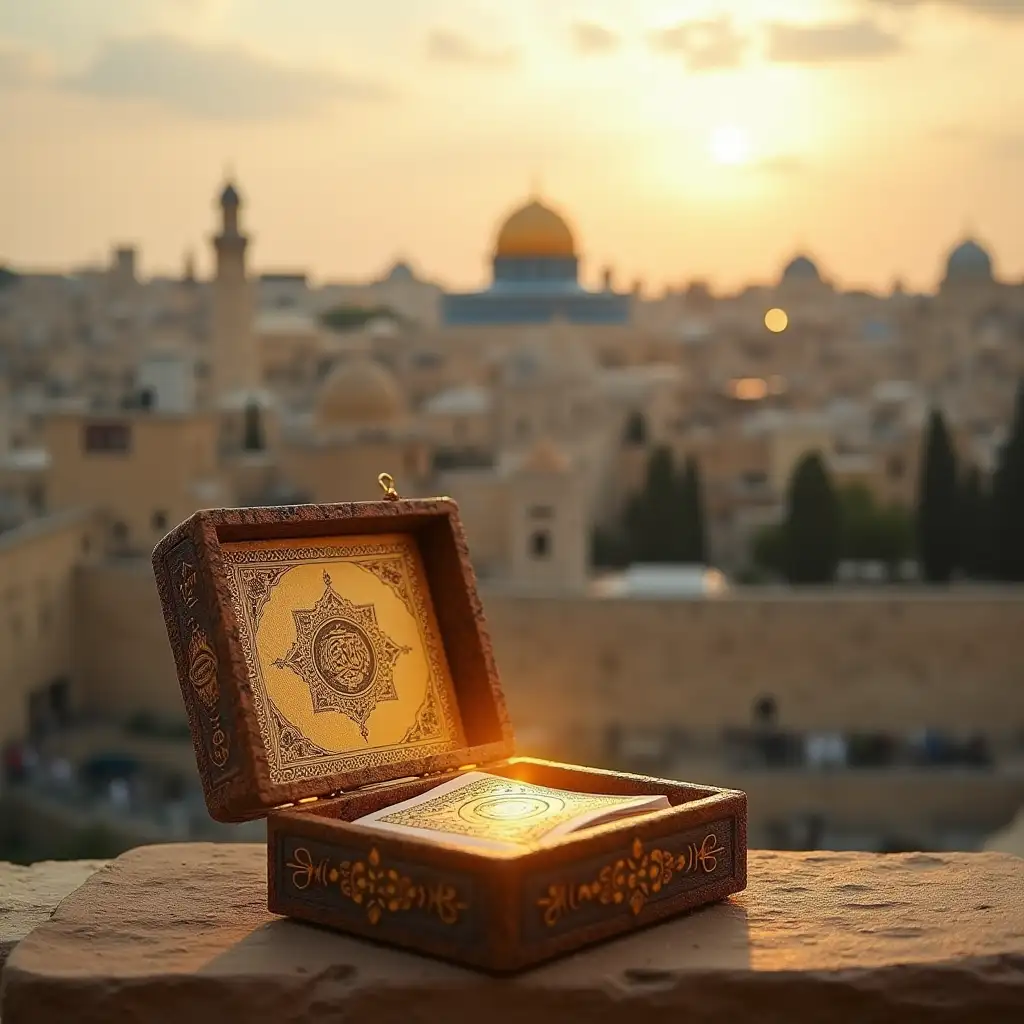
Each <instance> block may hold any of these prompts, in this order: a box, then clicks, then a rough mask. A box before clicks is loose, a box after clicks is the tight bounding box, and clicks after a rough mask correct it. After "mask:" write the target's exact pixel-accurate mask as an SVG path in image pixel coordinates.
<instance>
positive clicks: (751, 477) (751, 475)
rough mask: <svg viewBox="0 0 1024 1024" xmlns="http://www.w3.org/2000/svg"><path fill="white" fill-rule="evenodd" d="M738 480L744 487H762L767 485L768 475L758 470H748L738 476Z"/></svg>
mask: <svg viewBox="0 0 1024 1024" xmlns="http://www.w3.org/2000/svg"><path fill="white" fill-rule="evenodd" d="M740 479H741V480H742V481H743V483H744V485H745V486H746V487H763V486H764V485H765V484H766V483H768V474H767V473H764V472H762V471H761V470H759V469H748V470H746V471H745V472H743V473H741V474H740Z"/></svg>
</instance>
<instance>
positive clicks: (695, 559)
mask: <svg viewBox="0 0 1024 1024" xmlns="http://www.w3.org/2000/svg"><path fill="white" fill-rule="evenodd" d="M679 515H680V523H679V530H680V536H679V549H680V550H679V554H680V559H679V560H680V561H682V562H687V563H690V564H696V565H706V564H707V538H706V534H705V529H704V488H703V486H702V485H701V479H700V464H699V463H698V462H697V460H696V458H694V456H692V455H691V456H689V457H688V458H687V460H686V465H685V468H684V469H683V476H682V479H681V480H680V483H679Z"/></svg>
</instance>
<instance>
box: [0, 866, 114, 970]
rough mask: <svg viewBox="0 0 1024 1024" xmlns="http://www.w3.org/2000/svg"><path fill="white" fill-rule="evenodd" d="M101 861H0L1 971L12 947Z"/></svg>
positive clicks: (39, 922) (42, 919)
mask: <svg viewBox="0 0 1024 1024" xmlns="http://www.w3.org/2000/svg"><path fill="white" fill-rule="evenodd" d="M104 865H105V861H100V860H72V861H56V860H50V861H43V862H41V863H39V864H32V865H31V866H30V867H23V866H22V865H20V864H6V863H0V971H2V970H3V967H4V964H5V963H6V961H7V957H8V955H9V954H10V952H11V950H12V949H13V948H14V947H15V946H16V945H17V944H18V943H19V942H21V940H22V939H23V938H25V936H26V935H28V933H29V932H30V931H32V929H33V928H35V927H36V925H38V924H42V923H43V921H45V920H46V919H47V918H48V917H49V916H50V914H51V913H52V912H53V908H54V907H56V906H57V904H58V903H60V901H61V900H62V899H64V897H65V896H67V895H69V894H70V893H72V892H74V891H75V889H77V888H78V887H79V886H80V885H81V884H82V883H83V882H84V881H85V880H86V879H87V878H88V877H89V876H90V875H93V874H95V873H96V872H97V871H99V870H100V868H102V867H103V866H104Z"/></svg>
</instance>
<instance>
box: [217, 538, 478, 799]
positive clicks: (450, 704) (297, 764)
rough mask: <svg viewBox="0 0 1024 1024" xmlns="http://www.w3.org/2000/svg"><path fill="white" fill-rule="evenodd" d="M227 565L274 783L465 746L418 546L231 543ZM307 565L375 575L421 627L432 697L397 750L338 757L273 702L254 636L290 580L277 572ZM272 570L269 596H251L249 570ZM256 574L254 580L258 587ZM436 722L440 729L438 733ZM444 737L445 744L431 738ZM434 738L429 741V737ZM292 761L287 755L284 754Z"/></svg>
mask: <svg viewBox="0 0 1024 1024" xmlns="http://www.w3.org/2000/svg"><path fill="white" fill-rule="evenodd" d="M223 556H224V563H225V566H226V568H227V580H228V587H229V590H230V592H231V601H232V605H233V607H234V610H235V615H236V617H237V620H238V628H239V641H240V643H241V647H242V652H243V654H244V656H245V660H246V664H247V665H248V668H249V683H250V687H251V690H252V697H253V707H254V710H255V712H256V721H257V724H258V726H259V730H260V737H261V739H262V740H263V746H264V749H265V751H266V754H267V764H268V768H269V772H270V779H271V781H272V782H274V783H276V784H288V783H294V782H299V781H301V780H305V779H317V778H324V777H327V776H330V775H336V774H340V773H343V772H350V771H355V770H360V769H365V768H377V767H381V766H384V765H388V764H400V763H401V762H403V761H408V760H409V759H410V758H411V757H414V756H415V757H417V758H419V757H431V756H435V755H438V754H444V753H447V752H448V751H450V750H454V749H457V748H458V747H460V746H464V745H465V738H464V732H463V728H462V722H461V718H460V715H459V712H458V707H457V704H456V698H455V693H454V689H449V687H448V686H446V685H445V682H446V681H449V680H450V679H451V673H450V670H449V668H448V664H447V658H446V657H445V654H444V647H443V645H442V644H441V640H440V637H439V636H438V635H437V633H436V630H435V629H434V628H428V624H430V625H431V626H433V625H434V622H435V619H434V615H433V608H432V606H431V603H430V595H429V593H427V592H426V590H425V586H424V584H423V582H422V581H421V576H420V572H419V571H418V570H419V566H418V564H417V559H416V550H415V547H414V542H413V541H412V540H411V539H410V538H407V537H402V538H400V539H399V540H398V542H397V543H396V542H395V541H391V542H388V543H381V542H379V541H378V542H370V543H364V544H358V545H353V544H341V543H339V544H336V545H332V544H331V543H330V542H329V541H324V542H323V543H319V544H309V545H301V546H299V545H296V546H288V547H267V548H257V547H248V546H247V547H245V548H242V549H239V548H232V547H230V546H228V545H225V547H224V549H223ZM286 561H287V562H302V564H304V565H316V564H327V563H332V562H339V561H341V562H344V563H347V564H352V565H356V566H359V567H360V568H362V569H364V570H366V571H368V572H371V573H373V575H375V576H376V577H377V578H378V579H380V580H381V582H383V583H385V584H386V585H388V586H390V587H391V589H392V590H393V591H394V592H395V593H396V595H398V596H399V597H400V598H401V599H402V600H403V602H404V603H405V604H406V607H407V608H409V610H410V612H411V613H412V615H413V618H414V620H415V622H416V625H417V629H418V631H419V634H420V639H421V641H422V643H423V648H424V650H425V651H426V654H427V661H428V664H429V666H430V674H429V679H428V681H427V692H426V696H425V698H424V700H423V703H422V705H421V706H420V708H419V711H418V712H417V715H416V721H415V723H414V724H413V725H412V726H410V728H409V730H408V731H407V733H406V734H405V736H404V737H403V739H402V741H401V742H400V743H398V744H396V745H392V746H388V747H376V748H371V749H369V750H355V751H351V752H346V753H332V752H330V751H326V750H324V749H322V748H321V747H319V746H317V745H316V744H314V743H312V742H311V741H310V740H309V739H308V738H307V737H305V736H303V735H300V734H299V733H298V730H297V729H295V728H294V727H292V726H291V725H290V724H289V723H287V722H285V720H284V718H283V716H282V715H281V713H280V711H279V710H278V708H277V707H276V706H275V705H274V704H273V702H272V701H271V700H270V697H269V695H268V693H267V689H266V685H265V683H264V680H263V675H262V670H261V668H260V662H259V658H258V657H257V656H256V652H255V649H254V643H253V639H254V635H255V630H256V628H257V627H258V623H259V612H260V611H261V610H262V607H263V605H264V604H265V603H266V600H267V598H268V597H269V591H270V590H271V589H272V588H273V586H274V584H276V582H277V581H278V580H280V579H281V578H282V576H284V575H285V572H286V571H287V567H286V569H285V572H277V570H278V569H280V568H281V567H280V566H279V565H274V563H280V562H286ZM257 568H265V569H266V570H267V572H266V574H258V575H263V576H264V582H265V583H266V586H267V591H266V594H262V593H258V594H257V595H255V597H254V595H252V594H248V595H247V594H245V593H244V588H243V580H242V573H243V572H244V571H245V570H250V572H251V571H252V570H255V569H257ZM251 579H252V577H251V576H250V582H251ZM431 724H433V725H434V726H435V728H430V725H431ZM289 729H290V730H291V732H292V733H295V734H296V736H295V737H292V739H293V740H294V742H291V743H284V744H283V743H282V738H285V739H287V738H289V734H288V733H287V732H286V730H289ZM438 730H439V731H440V732H441V735H442V736H443V737H447V739H443V740H441V741H440V742H438V741H437V740H434V739H431V738H430V737H431V736H433V735H436V734H437V731H438ZM424 737H426V738H424ZM283 754H284V755H287V756H282V755H283Z"/></svg>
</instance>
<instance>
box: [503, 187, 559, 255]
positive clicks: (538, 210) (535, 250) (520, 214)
mask: <svg viewBox="0 0 1024 1024" xmlns="http://www.w3.org/2000/svg"><path fill="white" fill-rule="evenodd" d="M494 255H495V256H498V257H504V256H511V257H518V256H528V257H529V256H556V257H562V258H572V257H574V256H575V255H576V242H575V240H574V239H573V237H572V231H570V230H569V225H568V224H566V223H565V221H564V220H563V219H562V218H561V217H560V216H559V215H558V214H557V213H555V211H554V210H552V209H550V208H549V207H547V206H545V205H544V204H543V203H541V202H539V201H538V200H536V199H533V200H531V201H530V202H528V203H527V204H526V205H525V206H521V207H520V208H519V209H518V210H516V211H515V213H513V214H512V215H511V216H510V217H509V218H508V219H507V220H506V221H505V223H504V224H503V225H502V226H501V230H500V231H499V232H498V242H497V245H495V247H494Z"/></svg>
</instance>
